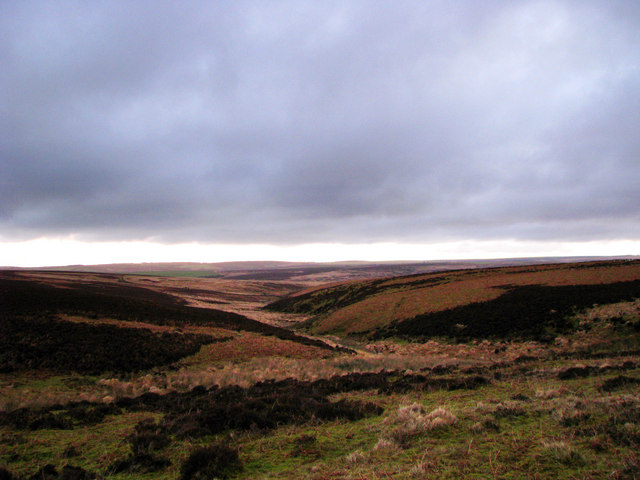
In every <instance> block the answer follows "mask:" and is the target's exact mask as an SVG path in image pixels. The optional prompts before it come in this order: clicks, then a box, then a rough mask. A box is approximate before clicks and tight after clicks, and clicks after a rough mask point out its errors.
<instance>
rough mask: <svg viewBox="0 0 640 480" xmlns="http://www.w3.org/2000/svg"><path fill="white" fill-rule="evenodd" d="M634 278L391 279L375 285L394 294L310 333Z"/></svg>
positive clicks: (526, 274) (490, 274)
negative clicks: (544, 288) (510, 291)
mask: <svg viewBox="0 0 640 480" xmlns="http://www.w3.org/2000/svg"><path fill="white" fill-rule="evenodd" d="M437 278H441V280H438V283H435V284H433V285H429V284H427V285H418V286H414V285H411V284H412V283H414V282H417V281H419V280H430V279H437ZM638 279H640V264H638V263H630V264H625V263H620V264H616V265H607V264H605V265H597V264H591V266H590V268H576V265H575V264H563V265H547V266H536V267H513V268H499V269H491V270H478V271H459V272H450V273H448V274H446V275H440V274H437V273H432V274H427V275H423V276H419V277H416V276H412V277H404V278H402V277H401V278H394V279H391V280H389V281H387V282H384V283H382V284H381V285H379V288H380V289H383V288H384V287H389V286H393V287H394V290H393V291H389V290H387V291H384V290H381V291H382V292H383V293H381V294H379V295H373V296H370V297H367V298H365V299H364V300H362V301H360V302H357V303H355V304H352V305H349V306H346V307H344V308H341V309H339V310H337V311H335V312H332V313H330V314H329V315H327V316H326V318H323V319H322V320H320V321H318V322H317V323H316V325H315V327H314V328H315V331H316V332H318V333H328V332H334V331H336V332H344V333H358V332H366V331H370V330H373V329H376V328H378V327H381V326H383V325H386V324H388V323H389V322H391V321H394V320H399V319H408V318H412V317H415V316H417V315H421V314H424V313H432V312H438V311H442V310H446V309H450V308H453V307H457V306H461V305H466V304H469V303H471V302H483V301H488V300H493V299H496V298H498V297H499V296H500V295H501V294H502V293H504V292H505V289H506V288H507V287H508V286H513V285H519V286H525V285H548V286H565V285H577V284H581V285H596V284H604V283H614V282H624V281H631V280H638Z"/></svg>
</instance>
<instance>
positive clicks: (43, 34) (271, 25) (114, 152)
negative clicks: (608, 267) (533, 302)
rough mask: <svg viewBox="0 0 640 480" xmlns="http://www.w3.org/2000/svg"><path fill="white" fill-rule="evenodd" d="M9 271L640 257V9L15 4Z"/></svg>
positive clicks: (8, 71)
mask: <svg viewBox="0 0 640 480" xmlns="http://www.w3.org/2000/svg"><path fill="white" fill-rule="evenodd" d="M0 65H2V68H1V69H0V265H15V266H38V265H65V264H71V263H110V262H119V261H137V260H138V259H139V261H224V260H246V259H256V260H257V259H262V260H271V259H277V260H296V261H300V260H310V261H329V260H347V259H351V260H352V259H360V260H401V259H420V260H428V259H438V258H490V257H509V256H533V255H543V256H547V255H556V254H558V255H571V254H575V255H589V254H593V255H638V254H640V209H639V206H640V135H639V134H638V132H640V2H636V1H632V0H628V1H615V0H611V1H607V2H604V1H589V0H576V1H526V0H524V1H518V2H513V1H483V2H478V1H476V0H468V1H465V0H460V1H455V2H451V1H449V0H443V1H435V0H426V1H424V0H421V1H415V2H414V1H402V0H397V1H391V0H389V1H376V0H367V1H358V0H339V1H331V0H323V1H320V2H319V1H309V2H306V1H303V0H295V1H270V2H264V1H242V0H240V1H233V2H226V1H206V2H199V1H190V2H182V1H175V2H172V1H163V2H155V1H153V2H151V1H144V0H141V1H136V2H131V1H122V2H120V1H109V2H102V1H92V2H85V1H78V2H69V1H65V0H55V1H51V2H47V1H29V0H27V1H20V2H13V1H8V0H6V1H2V0H0Z"/></svg>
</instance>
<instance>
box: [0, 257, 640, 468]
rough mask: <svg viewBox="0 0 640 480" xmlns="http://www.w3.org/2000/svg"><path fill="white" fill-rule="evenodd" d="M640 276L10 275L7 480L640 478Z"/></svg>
mask: <svg viewBox="0 0 640 480" xmlns="http://www.w3.org/2000/svg"><path fill="white" fill-rule="evenodd" d="M639 353H640V261H639V260H637V259H606V260H604V259H598V260H595V259H577V258H573V259H520V260H496V261H474V262H471V261H466V262H414V263H378V264H370V263H365V262H344V263H339V264H307V263H299V264H287V263H277V262H237V263H229V264H140V265H102V266H91V267H82V266H74V267H66V268H64V269H4V270H1V271H0V479H11V478H13V479H41V478H42V479H63V478H64V479H85V478H113V479H122V480H125V479H138V478H142V479H155V478H158V479H167V478H168V479H185V480H188V479H194V480H195V479H205V478H238V479H272V478H282V479H299V478H309V479H317V480H321V479H342V478H353V479H361V478H367V479H387V478H394V479H411V478H433V479H441V478H444V479H447V478H451V479H454V478H455V479H458V478H474V477H475V478H514V479H515V478H566V479H578V478H594V479H595V478H612V479H634V478H640V455H639V454H638V453H637V452H638V448H639V447H640V362H639V361H638V354H639Z"/></svg>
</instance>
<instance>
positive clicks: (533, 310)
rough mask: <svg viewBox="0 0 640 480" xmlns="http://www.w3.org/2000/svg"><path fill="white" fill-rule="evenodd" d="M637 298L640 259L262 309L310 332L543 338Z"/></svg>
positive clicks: (370, 286)
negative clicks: (601, 307)
mask: <svg viewBox="0 0 640 480" xmlns="http://www.w3.org/2000/svg"><path fill="white" fill-rule="evenodd" d="M638 297H640V261H638V260H635V261H631V260H627V261H607V262H587V263H575V264H574V263H569V264H550V265H535V266H522V267H504V268H490V269H473V270H461V271H460V270H458V271H448V272H438V273H430V274H420V275H410V276H403V277H397V278H391V279H376V280H368V281H354V282H347V283H342V284H339V285H334V286H331V287H328V288H316V289H307V290H306V291H303V292H299V293H297V294H294V295H292V296H289V297H287V298H284V299H281V300H279V301H277V302H274V303H272V304H270V305H269V306H267V308H268V309H271V310H275V311H283V312H289V313H304V314H310V315H314V317H313V318H312V319H311V320H310V321H309V322H307V328H308V329H309V330H311V331H312V332H314V333H323V334H327V333H331V334H339V335H350V334H356V335H366V336H369V337H373V338H383V337H389V336H399V337H408V338H421V339H424V338H429V337H436V336H446V337H452V338H458V339H465V338H467V339H468V338H485V337H492V336H499V337H504V336H510V335H516V334H517V335H521V334H527V335H533V336H541V335H543V334H545V332H546V333H550V332H553V331H561V330H562V329H563V328H567V327H568V326H567V325H565V323H563V322H565V318H566V316H567V315H568V314H569V313H570V312H571V311H572V310H574V309H581V308H585V307H587V306H591V305H592V304H594V303H598V304H603V303H612V302H617V301H622V300H630V299H633V298H638Z"/></svg>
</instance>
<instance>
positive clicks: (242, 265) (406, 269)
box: [0, 257, 612, 285]
mask: <svg viewBox="0 0 640 480" xmlns="http://www.w3.org/2000/svg"><path fill="white" fill-rule="evenodd" d="M611 259H612V258H602V257H546V258H543V257H539V258H507V259H489V260H438V261H393V262H367V261H345V262H325V263H317V262H277V261H247V262H219V263H197V262H170V263H166V262H165V263H115V264H104V265H66V266H58V267H43V268H24V269H15V268H10V269H12V270H46V271H66V272H83V273H111V274H130V275H152V276H163V277H204V278H206V277H211V278H213V277H216V278H217V277H223V278H228V279H235V280H269V281H271V280H276V281H277V280H286V281H290V282H298V283H306V284H315V285H319V284H322V283H334V282H343V281H347V280H355V279H374V278H382V277H397V276H402V275H413V274H419V273H429V272H438V271H447V270H460V269H471V268H491V267H507V266H519V265H540V264H548V263H574V262H583V261H595V260H611ZM0 269H2V268H0Z"/></svg>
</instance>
